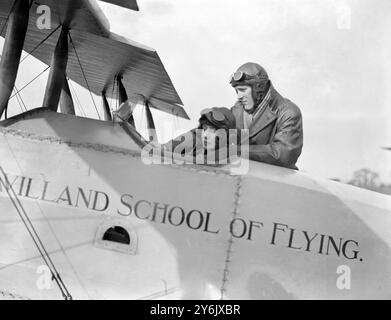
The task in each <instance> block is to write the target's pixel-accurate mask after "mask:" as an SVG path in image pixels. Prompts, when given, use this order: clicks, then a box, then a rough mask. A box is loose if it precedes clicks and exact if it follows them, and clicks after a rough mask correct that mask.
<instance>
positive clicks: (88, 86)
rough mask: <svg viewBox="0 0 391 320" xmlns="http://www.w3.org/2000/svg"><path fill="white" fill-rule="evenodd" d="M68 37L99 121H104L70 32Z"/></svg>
mask: <svg viewBox="0 0 391 320" xmlns="http://www.w3.org/2000/svg"><path fill="white" fill-rule="evenodd" d="M68 35H69V40H70V41H71V44H72V46H73V50H75V54H76V58H77V61H78V62H79V66H80V69H81V72H82V74H83V77H84V81H85V82H86V85H87V88H88V91H89V92H90V96H91V99H92V102H93V104H94V107H95V111H96V113H97V114H98V118H99V120H102V119H101V117H100V114H99V111H98V107H97V106H96V103H95V100H94V97H93V96H92V92H91V88H90V85H89V84H88V81H87V77H86V74H85V72H84V69H83V66H82V65H81V61H80V58H79V54H78V53H77V50H76V47H75V44H74V42H73V40H72V36H71V33H70V32H69V33H68Z"/></svg>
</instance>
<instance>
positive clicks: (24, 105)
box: [14, 85, 27, 111]
mask: <svg viewBox="0 0 391 320" xmlns="http://www.w3.org/2000/svg"><path fill="white" fill-rule="evenodd" d="M14 88H15V91H16V97H18V96H19V99H20V101H21V102H22V104H23V107H24V110H25V111H27V108H26V104H25V103H24V101H23V99H22V95H21V94H20V91H19V90H18V88H17V87H16V85H14Z"/></svg>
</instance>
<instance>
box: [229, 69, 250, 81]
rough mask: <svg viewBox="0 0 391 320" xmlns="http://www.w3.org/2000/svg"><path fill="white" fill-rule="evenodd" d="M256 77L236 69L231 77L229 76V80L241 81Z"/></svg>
mask: <svg viewBox="0 0 391 320" xmlns="http://www.w3.org/2000/svg"><path fill="white" fill-rule="evenodd" d="M256 78H257V77H256V76H250V75H248V74H246V73H244V72H243V71H236V72H234V73H233V74H232V75H231V77H230V79H229V80H230V82H233V81H236V82H237V81H243V80H251V79H256Z"/></svg>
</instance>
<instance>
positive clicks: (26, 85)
mask: <svg viewBox="0 0 391 320" xmlns="http://www.w3.org/2000/svg"><path fill="white" fill-rule="evenodd" d="M49 68H50V66H47V67H46V68H45V69H44V70H43V71H41V72H40V73H39V74H38V75H37V76H35V77H34V79H32V80H30V81H29V82H28V83H27V84H25V85H24V86H23V87H22V88H20V90H19V91H18V92H19V93H20V92H21V91H23V90H24V89H26V88H27V87H28V86H29V85H30V84H32V83H33V82H34V81H35V80H37V79H38V78H39V77H40V76H42V75H43V74H44V73H45V72H46V71H47V70H48V69H49ZM16 95H17V93H15V94H13V95H12V96H11V97H10V98H9V100H11V99H12V98H13V97H15V96H16Z"/></svg>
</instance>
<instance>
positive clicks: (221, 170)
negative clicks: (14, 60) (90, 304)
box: [0, 0, 391, 299]
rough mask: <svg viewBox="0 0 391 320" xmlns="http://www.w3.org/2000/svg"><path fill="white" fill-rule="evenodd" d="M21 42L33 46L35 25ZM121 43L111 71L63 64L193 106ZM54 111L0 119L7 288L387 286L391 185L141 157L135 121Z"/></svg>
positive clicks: (354, 290)
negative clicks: (390, 188) (378, 188)
mask: <svg viewBox="0 0 391 320" xmlns="http://www.w3.org/2000/svg"><path fill="white" fill-rule="evenodd" d="M19 1H23V0H19ZM5 2H7V1H5ZM46 2H48V3H49V2H51V1H46ZM108 2H112V3H116V4H121V3H122V4H123V3H124V2H121V1H108ZM7 3H8V5H9V6H10V4H12V1H8V2H7ZM64 3H78V4H83V5H84V7H83V8H84V9H83V8H81V7H78V10H81V11H79V12H78V14H74V16H76V17H80V16H83V14H87V13H88V12H87V11H91V10H92V9H91V7H86V6H87V1H73V2H72V1H69V2H67V1H64ZM88 4H89V5H91V3H90V1H88ZM2 5H4V3H2V4H1V5H0V8H2V9H3V7H1V6H2ZM61 6H62V5H59V7H56V10H59V11H61V10H63V9H64V8H61ZM85 8H87V9H88V10H87V9H85ZM84 10H87V11H84ZM94 12H95V11H94ZM94 17H95V18H96V15H95V16H94ZM90 18H91V16H90ZM92 18H93V17H92ZM92 18H91V19H92ZM71 20H72V19H71ZM75 21H76V20H75ZM30 24H31V19H30ZM97 25H98V24H97ZM102 25H104V24H100V26H102ZM30 28H32V27H31V25H30ZM103 29H104V28H103ZM74 30H75V33H73V35H74V36H73V39H74V42H75V43H76V50H78V49H77V48H79V52H83V50H84V53H87V52H89V50H90V49H89V46H88V40H91V39H92V41H95V40H96V39H95V38H94V37H98V36H99V37H101V38H100V39H103V40H102V41H106V42H105V44H106V45H112V46H115V45H118V44H116V42H115V41H117V40H118V38H115V37H114V36H112V35H109V34H106V35H105V34H100V35H96V32H95V31H96V30H95V31H94V32H95V33H94V32H93V33H91V34H92V35H91V36H90V37H87V36H85V35H84V36H82V35H81V34H82V32H85V31H80V30H79V31H77V30H78V28H75V29H74ZM72 32H73V31H72V29H71V31H70V33H71V35H72ZM88 32H91V30H89V31H88ZM58 35H59V34H58ZM41 37H42V35H41ZM14 40H17V39H14ZM51 41H53V40H51ZM26 43H27V46H28V51H31V49H32V48H34V47H35V45H36V40H35V38H34V36H30V37H29V34H28V33H27V38H26ZM56 46H57V45H56V42H52V43H49V44H47V47H46V49H48V48H51V49H52V53H53V52H54V51H55V50H56V49H55V47H56ZM126 46H132V48H130V47H126ZM120 47H121V48H122V49H123V50H124V52H126V50H127V49H129V48H130V49H129V50H132V53H134V55H133V56H132V57H131V59H130V60H129V61H125V60H123V58H121V59H122V60H121V59H120V57H119V56H118V57H117V58H118V59H119V60H120V61H122V62H121V63H120V65H115V66H114V67H113V66H110V64H108V65H105V67H104V68H102V70H99V72H103V73H104V74H106V77H103V78H97V77H96V76H95V74H94V72H98V71H94V70H92V69H91V70H90V69H89V68H90V67H91V66H90V65H89V64H88V61H87V59H86V61H81V66H82V67H83V66H84V68H83V70H84V72H85V75H86V79H84V77H83V75H82V73H81V72H80V71H79V72H77V70H76V66H77V64H78V63H79V61H77V60H78V59H77V57H76V54H75V53H73V55H71V54H69V56H68V58H69V59H68V65H67V68H66V75H67V76H69V77H70V78H71V79H73V80H74V81H76V82H80V83H82V82H83V81H85V80H86V81H87V82H88V83H89V85H88V87H89V88H90V89H91V91H92V92H93V93H101V92H102V93H105V94H106V93H107V92H108V91H105V90H106V89H108V88H109V87H110V86H111V85H113V83H114V84H115V82H116V81H118V83H117V84H118V88H119V90H120V91H121V90H122V89H124V90H125V91H127V92H128V93H132V94H133V93H137V94H141V95H142V96H144V97H145V99H146V100H145V101H147V103H146V106H150V107H151V108H159V109H160V110H163V111H165V112H169V113H173V114H176V115H179V116H183V117H186V113H185V111H184V109H183V108H182V106H180V99H179V97H177V94H176V91H175V89H174V88H173V86H172V83H171V81H170V80H169V78H168V75H167V74H166V73H165V70H164V67H162V65H161V62H160V59H158V56H157V55H156V54H155V53H154V51H150V49H148V50H147V49H145V48H143V47H140V46H136V45H134V44H129V43H122V44H120ZM25 49H26V47H25ZM39 50H40V49H37V51H35V52H34V54H36V55H37V57H38V58H40V59H42V60H43V61H47V63H48V64H50V59H51V58H50V57H51V55H49V54H47V53H45V56H41V53H40V52H41V51H39ZM145 50H147V51H145ZM43 51H44V50H43ZM43 51H42V52H43ZM75 52H77V51H75ZM148 52H149V53H148ZM96 54H97V55H99V54H103V55H104V54H105V52H104V50H102V52H96ZM117 54H118V55H120V53H118V52H117ZM81 56H83V54H81ZM140 57H141V58H140ZM57 58H58V59H60V60H59V61H60V62H61V61H62V60H61V59H62V58H61V54H59V56H58V57H57ZM52 59H56V58H52ZM96 59H97V61H100V60H99V59H101V57H96ZM132 59H133V60H132ZM93 60H94V59H91V61H93ZM136 60H137V61H136ZM5 61H6V60H5ZM59 61H57V62H59ZM132 63H134V64H132ZM130 65H132V66H134V67H135V69H134V70H135V71H134V72H135V74H136V75H138V76H139V77H130V75H129V73H128V72H127V71H126V70H127V68H128V69H129V70H130V69H131V67H130ZM8 67H9V66H8ZM112 67H113V69H112ZM91 68H92V67H91ZM114 69H115V70H114ZM0 70H1V69H0ZM143 70H144V71H145V72H144V73H143V72H142V71H143ZM51 72H52V74H51V75H52V77H51V78H50V77H49V79H57V80H58V79H60V80H61V79H62V80H61V81H60V84H61V86H59V85H58V83H57V82H56V81H57V80H56V81H54V80H52V81H53V82H52V83H51V86H49V85H48V87H47V90H46V93H45V97H46V98H48V100H46V101H52V100H53V99H54V100H55V97H56V96H58V93H59V91H58V90H60V91H61V95H63V91H62V90H63V88H64V83H65V82H64V77H59V75H61V72H62V71H61V68H60V67H58V68H57V67H53V65H52V70H51ZM135 74H133V76H134V75H135ZM62 75H63V76H64V74H62ZM109 75H110V76H109ZM118 76H120V77H118ZM2 79H3V80H4V78H2ZM6 80H10V79H6ZM90 80H91V81H90ZM50 81H51V80H49V82H50ZM143 83H144V84H143ZM8 84H9V83H8ZM49 87H50V88H51V89H48V88H49ZM0 94H2V93H0ZM105 94H103V96H105ZM125 94H126V92H125ZM8 98H9V97H8ZM120 98H121V97H120ZM122 98H124V97H122ZM58 99H61V98H60V97H58ZM0 101H1V100H0ZM56 101H57V102H59V101H58V100H56ZM162 101H163V102H162ZM0 107H1V106H0ZM56 110H57V107H54V106H49V107H48V106H46V107H45V108H38V109H34V110H31V111H28V112H26V113H23V114H20V115H17V116H15V117H12V118H9V119H6V120H3V121H1V122H0V166H1V170H0V177H1V181H2V183H1V184H0V298H6V299H61V298H63V294H64V292H66V293H67V294H68V296H67V297H68V298H69V297H72V298H73V299H116V298H118V299H352V298H355V299H366V298H369V299H373V298H380V299H390V298H391V235H390V232H389V230H390V229H391V200H390V199H391V198H390V197H389V196H385V195H381V194H378V193H375V192H371V191H367V190H363V189H359V188H356V187H352V186H348V185H344V184H341V183H338V182H334V181H329V180H325V179H320V178H316V177H312V176H310V175H308V174H306V173H303V172H300V171H295V170H290V169H285V168H280V167H276V166H271V165H267V164H263V163H257V162H253V161H249V162H246V163H247V164H248V170H246V171H245V172H241V173H240V174H238V173H237V172H236V171H235V170H234V169H237V168H234V165H233V164H231V165H225V166H217V167H216V166H208V165H195V164H183V165H181V164H176V163H160V164H146V163H145V161H143V160H144V159H143V156H142V145H143V142H144V141H143V140H142V138H141V136H140V135H138V133H137V131H136V130H135V129H134V127H133V126H132V125H130V126H129V125H126V126H124V125H123V123H121V122H116V121H110V120H109V121H101V120H94V119H87V118H82V117H78V116H76V115H73V114H63V113H58V112H56ZM67 110H71V109H67ZM152 122H153V121H150V124H151V126H152ZM129 128H130V129H129ZM129 130H130V131H129ZM173 157H174V158H176V157H177V156H176V155H173ZM170 159H172V158H171V157H170ZM42 248H43V249H44V251H42ZM48 258H50V261H49V263H48ZM52 266H55V268H56V271H57V272H58V275H57V274H55V276H56V277H54V278H53V279H52V277H51V272H52V271H53V269H50V268H49V267H52ZM58 276H60V277H58ZM60 278H61V284H60V285H59V284H58V282H56V281H58V280H59V279H60ZM54 280H56V281H54ZM64 288H65V289H66V290H65V291H64Z"/></svg>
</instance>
